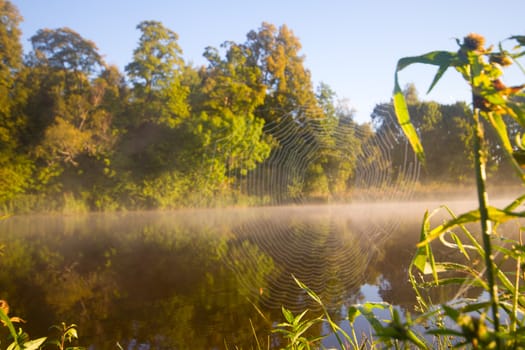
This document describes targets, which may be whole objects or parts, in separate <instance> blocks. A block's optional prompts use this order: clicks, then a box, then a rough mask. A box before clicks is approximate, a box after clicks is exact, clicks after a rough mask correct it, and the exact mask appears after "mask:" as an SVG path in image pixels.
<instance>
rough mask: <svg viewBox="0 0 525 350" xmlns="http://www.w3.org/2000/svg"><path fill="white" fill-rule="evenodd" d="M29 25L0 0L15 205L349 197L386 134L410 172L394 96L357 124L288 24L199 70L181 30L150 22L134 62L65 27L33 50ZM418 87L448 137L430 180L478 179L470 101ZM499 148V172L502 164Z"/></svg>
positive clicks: (0, 58)
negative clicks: (431, 95)
mask: <svg viewBox="0 0 525 350" xmlns="http://www.w3.org/2000/svg"><path fill="white" fill-rule="evenodd" d="M21 21H22V16H21V15H20V13H19V11H18V10H17V8H16V7H15V6H14V5H13V4H12V3H11V2H10V1H8V0H0V204H1V205H3V206H4V208H5V210H8V211H33V210H58V209H60V208H64V207H68V206H69V207H70V209H75V208H76V209H79V210H115V209H145V208H176V207H185V206H197V205H198V206H213V205H217V204H218V203H219V202H220V203H222V204H242V203H255V204H263V203H271V202H272V198H274V197H279V196H283V194H285V195H284V197H283V198H284V199H283V200H293V199H294V198H298V197H300V198H309V197H312V196H317V197H321V198H325V199H326V198H336V197H337V196H340V195H341V194H349V193H351V191H352V183H353V182H352V181H353V177H354V175H355V172H356V167H358V166H359V163H360V161H361V160H360V157H361V158H362V157H366V158H367V159H366V161H367V162H369V163H373V162H374V159H369V158H370V157H371V154H374V152H364V147H374V146H370V145H371V143H370V142H369V141H370V140H371V139H372V138H377V137H389V138H392V140H395V142H393V143H390V146H389V147H387V149H382V150H378V152H379V151H380V152H387V153H388V154H389V159H390V163H391V164H389V167H390V168H391V169H394V171H401V170H395V169H402V164H403V162H404V161H405V160H404V159H403V158H404V157H405V156H404V152H405V149H406V147H405V142H404V140H402V137H401V135H402V133H401V131H400V130H399V128H397V127H396V126H395V125H394V120H393V119H392V117H391V116H392V115H393V113H392V112H391V109H392V106H391V103H383V104H378V105H377V106H376V108H375V110H374V112H373V114H372V116H371V120H372V122H371V123H365V124H359V123H357V122H355V121H354V112H353V111H352V110H351V109H349V108H348V107H347V106H346V105H345V103H341V102H340V101H339V100H338V98H337V95H336V94H335V92H334V91H333V90H332V89H331V88H330V87H329V86H328V85H326V84H324V83H321V84H319V85H318V86H317V87H314V84H313V82H312V79H311V75H310V72H309V70H308V69H307V68H306V67H305V65H304V60H305V58H304V55H302V53H301V44H300V41H299V39H298V38H297V37H296V36H295V35H294V34H293V32H292V31H291V30H290V29H289V28H288V27H287V26H286V25H282V26H280V27H276V26H274V25H272V24H269V23H262V25H261V26H260V27H259V28H258V29H257V30H252V31H250V32H248V34H247V36H246V41H245V42H242V43H236V42H232V41H226V42H224V43H223V44H222V45H221V47H220V48H214V47H207V48H205V49H204V53H203V55H204V57H205V58H206V60H207V63H206V64H205V65H202V66H193V65H192V64H189V63H188V62H186V61H185V60H184V58H183V51H182V48H181V47H180V46H179V44H178V35H177V34H176V33H175V32H174V31H172V30H171V29H169V28H166V27H165V26H164V25H163V24H162V23H160V22H158V21H143V22H141V23H139V24H138V26H137V30H138V31H139V32H140V37H139V40H138V43H137V47H136V48H135V50H134V52H133V58H132V61H131V62H130V63H129V64H127V65H126V66H125V68H124V72H121V71H120V70H119V69H118V68H117V67H116V66H112V65H109V64H108V63H106V62H105V61H104V59H103V57H102V55H101V54H100V52H99V51H98V48H97V46H96V45H95V43H93V42H92V41H90V40H88V39H85V38H83V37H82V36H81V35H79V34H78V33H77V32H75V31H74V30H72V29H70V28H65V27H64V28H58V29H40V30H38V31H37V33H36V34H34V35H33V36H32V37H31V38H30V42H31V47H32V49H31V51H30V52H29V53H27V54H24V53H23V48H22V44H21V41H20V39H21V31H20V29H19V24H20V22H21ZM406 93H407V94H408V95H410V96H411V97H410V98H409V104H410V108H412V109H413V110H414V112H413V113H412V115H413V116H414V117H413V118H414V120H415V124H416V126H417V127H418V131H419V132H420V133H421V137H422V139H423V140H424V142H425V140H427V141H426V142H428V143H438V142H439V145H440V146H439V148H437V147H436V148H435V151H433V148H427V150H430V151H427V153H428V154H427V157H428V158H429V162H428V163H429V169H428V171H426V172H424V174H423V176H422V177H421V181H423V182H425V181H452V182H456V181H467V179H466V178H465V174H468V173H469V171H468V169H469V167H471V162H470V161H465V159H470V158H471V155H470V154H469V153H468V149H469V147H467V145H468V144H469V142H470V139H471V133H472V128H471V126H470V125H468V123H467V121H466V120H468V118H466V116H467V115H468V113H469V112H468V109H467V108H466V106H465V104H463V103H456V104H454V105H441V104H437V103H434V102H422V101H420V100H419V99H418V98H417V93H416V92H415V90H414V89H413V88H412V87H408V88H407V91H406ZM387 132H388V133H389V135H388V136H386V133H387ZM458 134H459V135H461V138H460V141H456V137H455V135H458ZM452 140H454V141H452ZM494 150H495V153H494V154H495V156H494V162H493V168H494V169H496V168H498V167H499V166H500V164H501V163H502V161H501V159H498V156H497V154H498V152H497V147H496V146H494ZM301 152H304V154H302V153H301ZM306 152H308V154H306ZM376 153H377V152H376ZM469 157H470V158H469ZM297 158H301V159H299V160H298V159H297ZM372 158H373V157H372ZM294 162H298V163H297V164H296V163H294ZM275 164H277V165H279V164H281V166H277V167H276V166H275ZM282 164H287V165H286V166H282ZM285 167H286V169H283V168H285ZM298 169H299V170H300V171H298ZM292 170H294V171H292ZM284 172H286V173H287V174H286V176H281V175H282V174H283V173H284ZM281 178H284V179H285V180H283V181H282V182H280V183H279V184H278V185H277V186H265V185H264V183H266V182H268V181H273V182H274V183H277V182H279V181H277V180H275V179H281Z"/></svg>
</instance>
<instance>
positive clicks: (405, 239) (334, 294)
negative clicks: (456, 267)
mask: <svg viewBox="0 0 525 350" xmlns="http://www.w3.org/2000/svg"><path fill="white" fill-rule="evenodd" d="M442 203H443V202H441V201H440V202H435V201H419V202H409V203H402V202H389V203H382V204H379V203H359V204H357V203H355V204H351V205H333V206H329V205H305V206H288V207H285V206H281V207H262V208H252V209H247V208H235V209H233V208H232V209H220V210H219V209H217V210H215V209H194V210H180V211H167V212H127V213H118V214H89V215H83V216H44V215H39V216H19V217H12V218H9V219H6V220H3V221H1V222H0V244H3V245H5V247H6V249H4V255H3V256H2V260H1V264H2V269H1V272H0V286H2V288H1V290H2V295H0V298H1V299H5V300H8V301H9V302H10V305H11V310H12V314H13V315H16V316H20V317H23V318H25V319H27V321H28V323H27V325H26V326H25V328H24V329H27V330H28V331H29V332H30V334H31V333H32V334H46V332H47V328H48V327H49V325H50V324H59V323H60V322H62V321H65V322H67V323H76V324H78V325H79V330H80V334H81V336H82V339H81V340H82V342H83V344H92V346H93V348H95V349H99V348H100V349H105V348H110V344H115V341H119V342H120V344H122V345H127V346H131V345H132V344H139V343H143V344H149V346H153V344H162V345H163V346H167V347H175V346H179V347H182V348H187V347H188V346H190V345H191V344H193V345H194V348H195V346H196V348H212V347H220V346H224V343H225V342H226V343H227V344H230V345H231V346H233V344H236V345H238V346H241V347H248V346H251V344H252V343H253V341H254V339H253V336H252V334H253V332H252V330H251V329H250V327H251V326H250V321H251V322H252V323H253V325H254V328H255V329H256V331H258V332H259V333H260V334H268V332H269V329H270V327H271V324H272V323H273V322H279V321H280V319H281V310H280V308H281V306H285V307H287V308H289V309H291V310H293V311H294V312H297V311H300V310H305V309H310V310H312V312H314V311H315V310H318V306H317V305H316V304H315V302H313V301H312V300H311V299H310V298H309V297H308V296H307V295H306V294H305V293H304V291H302V290H301V289H299V288H298V287H297V285H296V284H295V283H294V281H293V278H292V275H293V276H295V277H296V278H298V279H299V280H301V281H302V282H303V283H305V284H306V285H308V286H309V287H310V288H312V289H313V290H314V291H315V292H316V293H318V295H319V296H320V297H321V299H322V300H323V302H324V303H325V304H326V306H327V307H328V309H329V310H331V311H332V312H333V313H334V317H335V319H339V318H340V319H341V320H342V319H344V317H345V315H344V308H345V306H347V305H350V304H353V303H358V302H364V301H370V300H379V301H386V302H389V303H392V304H394V305H398V306H399V307H402V308H405V309H409V310H411V309H412V308H413V304H414V302H415V296H414V293H413V291H412V289H411V287H410V285H409V283H408V282H407V268H408V264H409V263H410V260H411V259H412V256H413V254H414V252H415V244H416V243H417V240H418V237H419V231H420V226H421V220H422V217H423V213H424V211H425V210H433V209H435V208H438V207H439V205H440V204H442ZM505 203H506V202H505ZM495 204H496V203H495ZM448 205H449V206H450V207H451V208H452V209H453V210H454V211H455V212H457V213H461V212H463V211H466V210H470V209H474V208H475V207H476V203H475V202H474V201H450V202H448ZM443 218H445V215H444V214H443V215H442V216H441V217H439V215H438V216H436V218H435V220H434V221H435V222H436V223H437V224H439V223H440V222H441V220H443ZM443 254H444V255H443ZM447 254H449V253H447V251H446V250H439V249H438V250H436V256H437V257H438V258H439V257H440V256H448V255H447ZM454 293H455V291H454V290H452V289H450V288H449V289H447V290H445V291H441V293H440V294H439V295H436V298H438V299H439V300H442V301H446V299H447V298H450V297H453V296H454ZM467 293H471V294H472V295H473V296H476V293H479V291H476V290H468V291H467ZM439 300H436V302H437V301H439ZM258 310H259V311H260V312H261V313H262V314H263V315H264V318H263V317H262V316H261V313H260V312H259V311H258ZM362 327H366V325H364V324H363V325H362ZM318 331H319V332H321V331H322V330H321V329H319V330H318ZM279 341H280V340H279V339H276V340H275V342H276V344H279ZM196 344H197V345H196Z"/></svg>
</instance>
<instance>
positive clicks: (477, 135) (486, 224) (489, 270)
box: [474, 105, 499, 341]
mask: <svg viewBox="0 0 525 350" xmlns="http://www.w3.org/2000/svg"><path fill="white" fill-rule="evenodd" d="M474 130H475V132H474V153H475V159H474V162H475V168H476V187H477V192H478V208H479V214H480V221H481V233H482V238H483V249H484V251H485V267H486V276H487V283H488V286H489V294H490V304H491V308H492V317H493V319H494V330H495V331H496V332H497V331H498V330H499V307H498V305H499V300H498V285H497V284H496V283H495V280H494V275H495V268H494V256H493V254H492V243H491V234H492V225H491V222H490V218H489V211H488V207H489V203H488V194H487V190H486V183H487V176H486V163H487V159H486V156H485V155H484V142H485V137H484V130H483V125H482V124H481V121H480V120H479V108H478V107H477V106H476V105H474ZM498 339H499V338H496V341H497V340H498Z"/></svg>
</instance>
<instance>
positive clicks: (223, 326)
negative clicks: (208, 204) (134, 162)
mask: <svg viewBox="0 0 525 350" xmlns="http://www.w3.org/2000/svg"><path fill="white" fill-rule="evenodd" d="M61 220H63V219H51V220H50V222H48V224H50V230H49V231H48V232H47V233H38V234H37V233H36V232H37V231H40V232H42V231H44V225H43V223H42V222H40V223H39V225H36V226H32V225H30V227H29V228H27V227H26V229H25V232H22V231H21V230H19V229H18V230H17V227H21V226H18V225H19V224H20V222H19V223H17V224H15V223H14V222H12V223H11V224H8V225H6V226H5V227H3V228H2V231H3V230H4V229H5V230H6V231H5V232H9V231H10V230H11V229H13V234H10V235H7V234H6V235H2V236H1V237H2V243H5V244H7V245H8V246H9V247H10V249H9V251H8V252H6V254H5V256H4V257H2V260H1V264H2V269H1V272H0V285H1V286H7V287H6V288H5V290H2V291H0V292H1V293H2V294H1V295H0V298H4V299H7V300H9V301H10V303H11V305H12V307H13V309H14V310H15V311H17V312H16V314H17V315H21V316H24V317H25V318H28V321H29V323H28V324H27V327H25V328H26V329H27V330H28V331H29V332H30V333H34V334H45V333H46V329H45V328H47V327H48V326H49V325H51V324H56V323H59V322H60V321H66V322H69V323H71V322H75V323H77V324H78V325H79V329H80V332H81V335H82V334H84V335H85V336H84V337H83V339H82V341H83V342H84V344H86V343H88V344H92V345H93V346H95V347H96V348H108V347H113V346H114V344H115V342H116V341H120V343H121V344H122V345H124V346H126V345H128V344H131V343H132V342H135V343H136V344H140V343H148V344H149V345H150V346H152V348H159V347H163V348H166V347H168V348H173V347H179V348H213V347H222V346H224V343H225V341H227V342H229V343H231V344H250V343H251V342H252V341H253V336H252V330H251V326H250V322H249V320H250V319H251V320H252V323H253V324H254V328H255V329H256V330H260V331H261V333H264V334H266V333H267V332H268V325H267V324H266V323H265V322H264V321H263V320H262V318H261V317H260V316H259V315H258V314H257V311H256V310H255V308H254V307H253V305H252V304H251V303H250V301H249V300H248V299H247V297H246V296H247V295H250V294H251V291H246V290H245V289H243V286H239V285H238V282H237V277H236V276H235V275H234V274H233V272H232V270H231V269H230V268H229V267H228V266H226V265H225V264H224V262H223V261H222V259H223V257H224V254H223V252H222V249H224V246H225V245H227V242H228V241H229V239H230V238H231V235H230V234H229V232H228V231H227V230H224V228H225V227H227V225H224V226H220V229H219V232H218V231H217V227H216V226H215V225H213V223H212V225H211V226H208V227H207V229H206V226H205V225H204V226H202V227H201V230H199V231H195V230H192V228H189V227H188V226H187V224H186V223H183V222H182V221H183V220H181V222H179V223H178V222H177V220H173V218H168V219H167V218H159V217H156V218H149V219H148V218H146V223H144V222H140V223H139V222H138V220H137V219H133V218H132V217H131V216H130V217H129V218H127V220H128V221H125V222H126V224H124V225H123V224H122V222H121V221H112V220H111V219H110V220H109V221H106V220H105V219H102V220H98V219H97V218H95V217H91V218H90V221H89V225H87V222H78V221H77V222H76V223H73V222H64V221H62V222H60V221H61ZM142 220H144V218H142ZM15 221H16V220H15ZM66 221H67V220H66ZM221 230H224V231H221ZM17 231H18V232H17ZM95 232H96V233H95ZM80 248H81V249H80ZM243 249H251V250H252V252H253V254H257V252H256V249H255V248H254V247H251V248H250V247H243ZM259 254H260V253H259ZM258 261H259V266H260V269H254V270H252V271H245V274H250V273H252V274H255V275H257V274H264V273H266V272H265V271H267V269H265V268H264V267H263V266H262V264H263V263H265V261H266V263H268V269H271V261H270V260H268V259H266V260H265V259H264V257H262V258H261V259H259V260H258ZM252 279H253V280H262V278H261V277H257V276H254V277H253V278H252ZM26 315H27V316H29V317H27V316H26Z"/></svg>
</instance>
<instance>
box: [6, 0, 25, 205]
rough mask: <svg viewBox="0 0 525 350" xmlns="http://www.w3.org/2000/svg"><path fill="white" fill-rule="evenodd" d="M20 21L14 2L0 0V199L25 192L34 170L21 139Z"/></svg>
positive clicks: (22, 119)
mask: <svg viewBox="0 0 525 350" xmlns="http://www.w3.org/2000/svg"><path fill="white" fill-rule="evenodd" d="M21 21H22V16H20V14H19V12H18V9H17V8H16V6H14V5H13V4H12V3H11V2H10V1H4V0H0V203H5V202H6V201H8V200H11V199H13V198H14V197H15V196H16V195H18V194H21V193H24V192H25V191H26V190H27V188H28V187H29V186H30V182H31V175H32V172H33V164H32V162H31V160H30V159H29V157H28V156H27V154H26V152H25V149H24V147H23V143H22V140H21V137H22V134H23V132H24V129H25V128H26V118H25V116H24V114H23V113H22V108H23V106H24V104H25V102H26V89H25V87H24V85H23V84H22V80H23V76H24V74H25V73H26V72H25V70H24V66H23V61H22V45H21V43H20V36H21V31H20V28H19V24H20V22H21Z"/></svg>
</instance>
